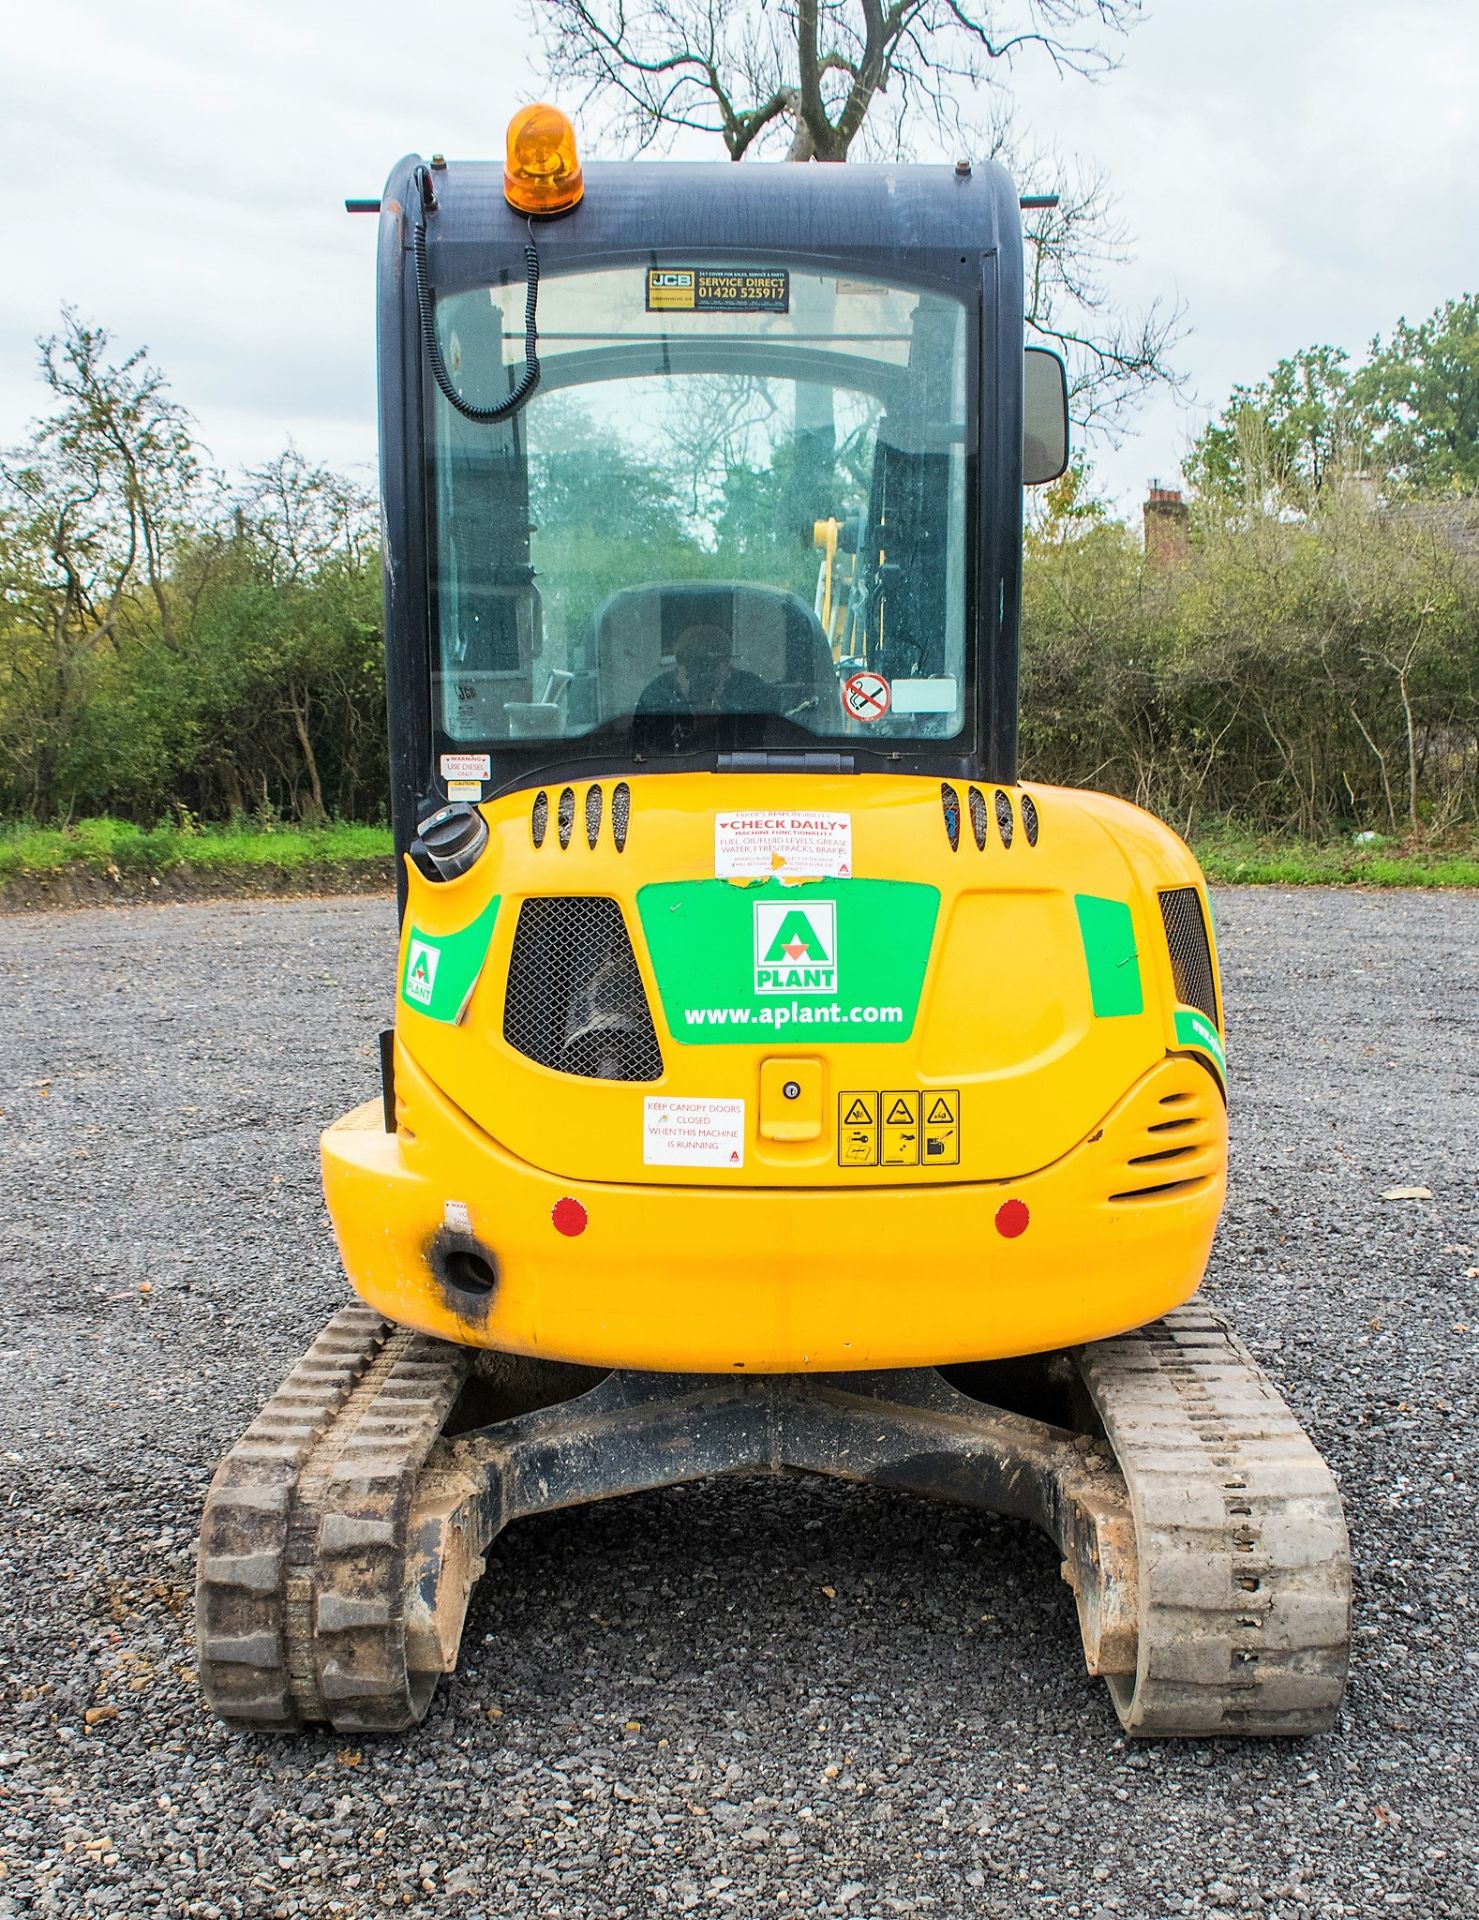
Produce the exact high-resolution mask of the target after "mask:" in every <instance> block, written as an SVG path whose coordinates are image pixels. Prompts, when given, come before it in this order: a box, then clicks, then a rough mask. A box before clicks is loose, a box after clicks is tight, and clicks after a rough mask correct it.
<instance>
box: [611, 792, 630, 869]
mask: <svg viewBox="0 0 1479 1920" xmlns="http://www.w3.org/2000/svg"><path fill="white" fill-rule="evenodd" d="M631 817H632V790H631V788H630V787H629V786H628V785H627V783H626V781H625V780H623V781H622V782H621V784H620V785H619V786H618V787H616V788H615V789H614V790H613V792H612V795H611V838H612V839H613V840H614V841H615V842H616V851H617V852H618V853H624V852H625V851H626V844H627V826H628V824H629V822H630V820H631Z"/></svg>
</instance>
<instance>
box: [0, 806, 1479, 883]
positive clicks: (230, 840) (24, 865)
mask: <svg viewBox="0 0 1479 1920" xmlns="http://www.w3.org/2000/svg"><path fill="white" fill-rule="evenodd" d="M1193 846H1194V851H1195V853H1196V855H1197V858H1198V859H1199V860H1200V861H1201V863H1202V866H1203V869H1204V870H1205V872H1206V875H1207V878H1208V880H1209V881H1211V883H1212V884H1213V885H1214V886H1274V887H1298V886H1316V887H1340V886H1357V887H1475V888H1479V845H1471V846H1469V847H1468V848H1458V849H1454V848H1442V849H1440V848H1423V847H1419V848H1416V849H1414V848H1412V847H1410V846H1404V845H1403V844H1402V843H1401V842H1398V841H1382V840H1378V841H1373V842H1367V843H1361V842H1357V841H1355V840H1338V841H1319V842H1317V841H1306V840H1281V839H1276V838H1273V837H1258V836H1254V835H1250V834H1240V833H1238V832H1236V831H1234V830H1232V829H1229V828H1218V829H1216V830H1214V831H1211V832H1208V833H1206V834H1203V835H1199V836H1198V837H1197V838H1196V840H1195V841H1194V843H1193ZM391 862H392V846H391V836H390V830H389V828H387V827H362V826H353V825H345V824H339V825H333V826H326V827H275V828H271V829H263V828H260V827H249V826H238V827H180V826H161V827H136V826H133V825H132V824H131V823H130V822H128V821H126V820H111V819H99V820H80V821H78V822H77V824H76V825H75V826H71V827H30V826H24V825H9V826H5V825H0V895H3V894H4V893H5V892H7V891H8V892H10V893H12V894H13V895H16V896H19V895H21V894H25V895H30V894H31V893H33V892H34V891H35V890H36V889H37V888H38V887H42V888H44V886H45V883H46V882H48V881H50V880H58V881H65V880H67V879H69V878H76V877H79V876H80V877H82V878H83V879H87V878H89V877H90V878H91V879H93V880H96V881H105V882H108V883H111V884H112V885H113V886H114V887H116V888H117V889H118V891H119V892H120V893H129V892H131V891H133V890H136V889H137V888H138V887H139V886H140V885H144V886H147V885H148V884H150V882H151V881H152V880H156V879H157V878H158V877H159V876H162V875H163V876H171V875H172V876H174V877H175V878H176V879H178V880H179V881H182V882H187V883H188V881H189V879H190V877H191V876H192V875H194V876H198V877H199V878H200V880H201V881H202V882H203V883H210V884H211V886H212V890H213V891H216V890H224V891H229V888H230V885H231V882H232V881H233V879H239V880H240V882H241V884H242V887H243V889H244V890H245V891H258V890H261V889H262V888H263V887H264V885H265V884H269V883H270V882H271V881H273V880H276V879H279V878H280V879H281V880H282V881H283V882H284V883H285V884H289V885H290V884H291V883H292V882H293V881H294V880H295V879H297V880H300V881H303V882H313V883H314V884H315V885H316V886H320V885H321V886H323V887H324V888H325V889H326V890H327V889H330V888H332V886H333V885H334V882H335V879H336V876H343V877H345V878H349V877H351V876H352V877H355V878H357V879H359V880H360V881H361V883H364V882H365V881H366V880H367V879H369V878H370V877H372V876H373V875H375V874H377V873H378V872H380V871H381V870H382V869H383V874H384V884H385V885H387V886H388V885H389V884H390V881H391V874H392V865H391Z"/></svg>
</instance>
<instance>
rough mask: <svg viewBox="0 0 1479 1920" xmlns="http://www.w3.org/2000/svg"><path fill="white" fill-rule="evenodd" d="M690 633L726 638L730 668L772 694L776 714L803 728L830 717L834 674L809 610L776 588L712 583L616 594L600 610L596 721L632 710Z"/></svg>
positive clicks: (733, 582)
mask: <svg viewBox="0 0 1479 1920" xmlns="http://www.w3.org/2000/svg"><path fill="white" fill-rule="evenodd" d="M691 627H718V628H720V629H721V630H722V631H723V632H725V633H727V634H728V635H729V638H730V644H731V649H732V652H731V657H732V659H733V661H734V664H735V665H736V666H737V667H744V668H746V669H747V670H748V671H749V672H751V673H754V674H758V675H759V677H760V678H761V679H762V680H764V681H765V682H766V683H767V684H768V685H769V686H771V687H774V688H775V690H776V703H775V711H776V712H777V713H783V714H784V713H796V717H797V719H798V720H799V721H800V722H801V723H802V724H803V725H804V724H806V720H807V718H808V717H809V714H810V712H811V711H816V712H817V713H819V714H822V715H825V716H826V717H827V718H828V719H831V718H832V717H833V712H832V710H833V708H834V707H835V706H836V702H837V674H836V671H835V669H834V668H833V665H832V650H831V648H830V647H829V646H828V645H827V641H826V636H825V635H824V634H823V632H822V624H821V622H820V621H819V620H818V619H817V617H816V615H815V614H814V613H813V612H812V610H811V608H810V607H809V606H807V604H806V603H805V601H804V600H799V599H798V598H797V597H796V595H795V594H794V593H787V592H786V590H785V589H784V588H783V587H768V586H757V585H753V584H752V583H750V582H748V581H738V580H718V581H703V582H688V581H683V582H672V583H665V584H654V585H651V586H642V587H623V588H622V589H621V590H620V591H619V592H617V593H613V594H611V595H610V596H609V597H608V598H607V599H606V600H604V601H603V602H602V603H601V606H600V607H599V608H598V609H597V612H596V619H595V656H596V657H595V666H596V684H597V686H598V688H599V689H600V693H599V698H600V702H601V716H600V717H601V719H602V720H612V719H618V718H621V717H623V716H625V715H627V714H630V713H632V712H633V711H634V710H635V708H636V705H637V702H638V700H639V699H640V698H641V696H642V693H643V690H644V689H645V688H646V687H647V686H648V685H649V684H650V683H651V682H652V681H653V680H654V679H656V678H657V676H658V675H659V674H661V673H664V672H666V671H668V670H669V669H671V667H672V665H673V649H674V647H675V645H676V644H677V641H678V639H679V636H680V635H682V634H684V633H686V632H687V631H688V630H689V628H691ZM798 708H804V709H806V710H807V711H806V712H802V713H798V712H797V711H796V710H797V709H798Z"/></svg>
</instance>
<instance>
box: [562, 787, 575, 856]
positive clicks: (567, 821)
mask: <svg viewBox="0 0 1479 1920" xmlns="http://www.w3.org/2000/svg"><path fill="white" fill-rule="evenodd" d="M558 819H559V831H560V846H561V847H562V848H564V847H568V846H569V844H570V835H571V833H572V832H573V831H574V828H575V793H574V790H573V789H572V788H570V787H566V788H565V790H564V792H563V793H562V794H561V795H560V810H559V814H558Z"/></svg>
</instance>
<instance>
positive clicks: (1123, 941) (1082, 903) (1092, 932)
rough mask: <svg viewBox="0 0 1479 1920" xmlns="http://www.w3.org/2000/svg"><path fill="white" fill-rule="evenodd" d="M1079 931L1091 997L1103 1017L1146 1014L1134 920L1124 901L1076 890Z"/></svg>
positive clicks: (1074, 897) (1099, 1015)
mask: <svg viewBox="0 0 1479 1920" xmlns="http://www.w3.org/2000/svg"><path fill="white" fill-rule="evenodd" d="M1073 904H1074V906H1075V907H1076V908H1077V909H1078V930H1079V934H1080V936H1081V937H1082V939H1083V943H1084V958H1085V959H1086V960H1087V961H1088V963H1089V997H1090V999H1091V1000H1092V1001H1093V1003H1094V1012H1095V1013H1096V1014H1097V1015H1098V1017H1099V1018H1100V1019H1101V1020H1113V1019H1115V1018H1116V1017H1117V1016H1119V1015H1120V1014H1125V1013H1143V1012H1144V1011H1145V996H1144V994H1143V993H1142V991H1141V988H1140V959H1139V956H1138V955H1137V953H1136V951H1135V923H1134V921H1133V920H1132V919H1131V918H1130V909H1129V906H1128V905H1127V904H1126V902H1125V901H1123V900H1100V899H1099V898H1098V897H1097V896H1096V895H1094V894H1092V893H1076V894H1075V895H1074V896H1073Z"/></svg>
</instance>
